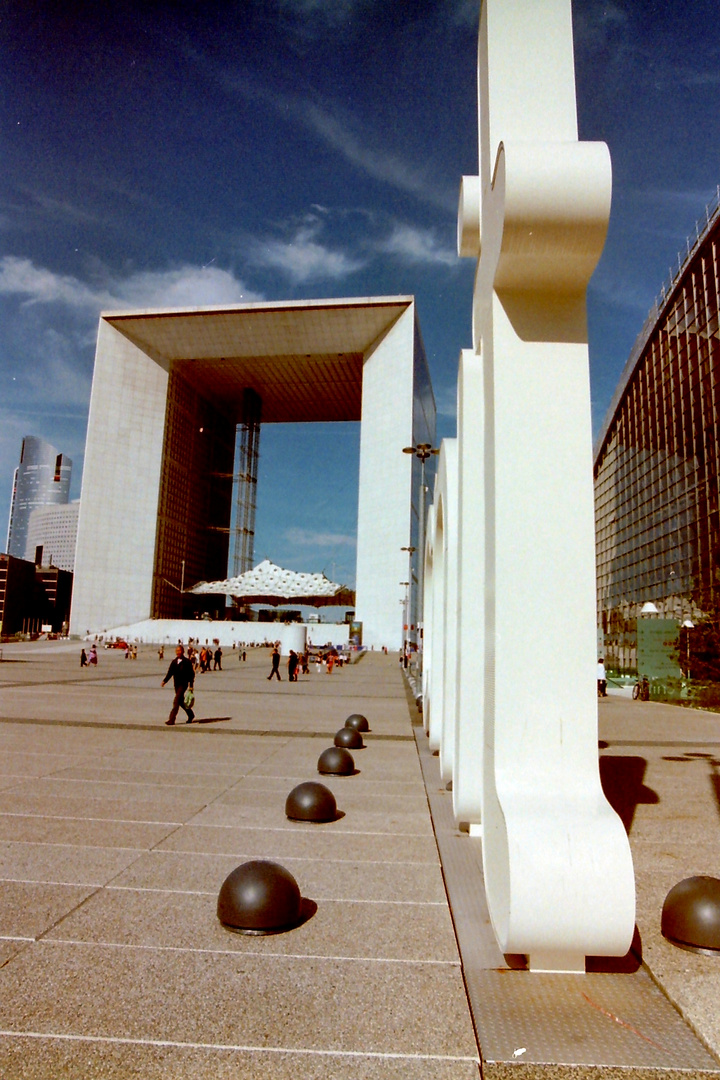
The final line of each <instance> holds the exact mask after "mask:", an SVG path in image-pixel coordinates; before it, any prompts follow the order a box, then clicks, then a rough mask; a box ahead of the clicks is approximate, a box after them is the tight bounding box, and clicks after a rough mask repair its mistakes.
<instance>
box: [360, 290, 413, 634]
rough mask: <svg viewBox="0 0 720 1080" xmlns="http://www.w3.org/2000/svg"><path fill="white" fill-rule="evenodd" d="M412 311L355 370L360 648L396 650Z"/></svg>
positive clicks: (406, 511) (406, 495)
mask: <svg viewBox="0 0 720 1080" xmlns="http://www.w3.org/2000/svg"><path fill="white" fill-rule="evenodd" d="M414 332H415V311H414V305H413V306H411V307H408V309H407V310H406V311H405V313H404V314H403V315H401V317H400V318H399V319H398V320H397V322H396V323H395V324H394V325H393V326H392V327H391V329H390V330H389V331H388V333H387V334H386V335H385V337H384V338H383V339H382V340H381V341H380V342H379V343H378V344H377V346H376V347H375V349H374V351H373V352H372V353H370V354H369V355H368V356H366V358H365V364H364V367H363V392H362V426H361V429H360V484H359V491H358V545H357V579H356V601H355V615H356V618H357V619H358V620H359V621H360V622H362V624H363V644H364V645H367V647H368V648H371V647H373V646H374V647H375V648H379V647H382V646H383V645H387V646H388V648H391V649H399V648H400V646H401V643H402V606H401V603H400V601H402V600H403V598H404V595H405V590H404V589H403V587H402V586H401V585H400V584H399V583H400V582H401V581H405V580H407V578H406V577H405V575H406V574H407V568H408V562H407V554H406V553H405V552H403V551H401V548H402V547H403V546H407V545H408V544H409V543H410V505H411V483H412V461H413V460H414V459H413V458H412V457H411V456H410V455H409V454H403V447H404V446H410V444H411V443H412V438H413V344H414Z"/></svg>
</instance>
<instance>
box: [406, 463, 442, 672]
mask: <svg viewBox="0 0 720 1080" xmlns="http://www.w3.org/2000/svg"><path fill="white" fill-rule="evenodd" d="M439 453H440V450H439V449H438V448H437V447H435V446H432V445H431V444H430V443H426V442H423V443H418V444H417V446H404V447H403V454H414V455H415V457H416V458H418V460H419V462H420V512H419V515H418V516H419V519H420V521H419V528H418V548H419V550H420V559H419V566H418V594H419V595H418V600H417V618H416V625H417V627H418V629H420V628H421V627H422V626H423V600H424V597H423V590H424V588H425V462H426V461H427V460H428V458H430V457H432V456H433V454H439ZM421 640H422V632H421ZM418 644H419V643H418ZM419 654H420V668H421V670H422V650H421V649H419Z"/></svg>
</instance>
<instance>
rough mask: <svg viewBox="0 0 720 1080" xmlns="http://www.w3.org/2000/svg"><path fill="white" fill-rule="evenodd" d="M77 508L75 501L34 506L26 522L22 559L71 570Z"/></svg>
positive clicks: (78, 505)
mask: <svg viewBox="0 0 720 1080" xmlns="http://www.w3.org/2000/svg"><path fill="white" fill-rule="evenodd" d="M79 511H80V503H79V502H72V503H67V504H66V505H61V506H36V507H35V509H34V510H33V511H32V512H31V514H30V520H29V523H28V533H27V541H26V543H25V558H26V559H27V560H29V561H30V562H35V563H42V564H43V565H44V566H51V565H52V566H56V567H57V568H58V569H59V570H69V571H70V572H72V571H73V570H74V569H75V544H76V543H77V526H78V513H79Z"/></svg>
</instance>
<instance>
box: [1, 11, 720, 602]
mask: <svg viewBox="0 0 720 1080" xmlns="http://www.w3.org/2000/svg"><path fill="white" fill-rule="evenodd" d="M478 12H479V0H216V2H214V3H212V4H207V3H200V2H199V0H174V2H172V3H170V2H166V0H112V2H109V0H108V2H105V0H86V2H74V0H68V2H67V3H65V4H62V5H60V4H51V3H50V4H49V3H47V2H46V0H20V2H19V3H16V4H6V5H4V6H3V9H2V11H1V12H0V92H1V93H2V102H1V106H0V125H1V127H0V131H1V134H0V139H1V144H0V160H1V161H2V169H1V170H0V387H2V390H1V393H0V531H1V533H2V537H3V540H4V530H5V527H6V522H7V517H8V512H9V501H10V491H11V484H12V474H13V469H14V467H15V465H16V464H17V460H18V456H19V450H20V441H21V439H22V436H23V435H25V434H33V435H40V436H42V437H44V438H47V439H48V440H50V441H51V442H53V443H54V444H55V446H57V447H58V449H60V450H62V451H63V452H65V453H67V454H69V455H70V457H71V458H72V459H73V462H74V470H73V491H72V494H73V497H77V496H78V495H79V493H80V479H81V473H82V459H83V447H84V439H85V427H86V420H87V407H88V401H89V393H90V383H91V378H92V365H93V355H94V339H95V333H96V328H97V318H98V314H99V312H100V311H101V310H103V309H119V308H123V307H133V306H143V307H144V306H169V307H170V306H181V305H197V304H203V303H207V304H222V303H231V302H243V301H250V300H258V299H268V300H273V299H293V298H305V297H323V296H368V295H384V294H406V293H412V294H414V295H415V296H416V298H417V303H418V309H419V317H420V323H421V327H422V333H423V338H424V341H425V346H426V350H427V353H428V359H429V362H430V367H431V373H432V378H433V384H434V389H435V395H436V399H437V404H438V435H439V437H442V436H449V435H453V434H454V433H455V380H456V372H457V358H458V354H459V351H460V349H461V348H463V347H467V346H469V345H470V343H471V339H470V303H471V295H472V279H473V273H474V267H473V265H472V263H471V262H470V261H468V260H459V259H457V258H456V255H455V229H456V209H457V191H458V186H459V179H460V176H461V175H462V174H472V173H474V172H476V171H477V122H476V97H475V85H476V77H475V65H476V43H477V21H478ZM574 22H575V55H576V73H577V87H578V114H579V122H580V135H581V138H584V139H601V140H604V141H606V142H607V143H608V145H609V147H610V152H611V155H612V160H613V176H614V192H613V209H612V216H611V222H610V230H609V235H608V241H607V244H606V248H605V252H604V254H603V257H602V260H601V262H600V265H599V267H598V269H597V271H596V274H595V276H594V278H593V280H592V282H591V286H590V291H589V311H590V361H591V379H592V393H593V412H594V422H595V426H596V429H597V427H598V426H599V424H600V423H601V421H602V418H603V416H604V414H605V411H606V409H607V406H608V404H609V402H610V399H611V397H612V393H613V390H614V388H615V385H616V383H617V379H618V377H619V374H620V372H621V370H622V368H623V365H624V363H625V360H626V359H627V356H628V353H629V351H630V349H631V347H632V344H633V341H634V339H635V337H636V335H637V333H638V331H639V330H640V327H641V326H642V323H643V321H644V318H645V316H646V314H647V311H648V309H649V307H650V305H651V304H652V302H653V299H654V297H655V296H656V294H657V293H658V292H659V289H660V285H661V283H662V282H663V280H664V279H665V278H666V277H667V275H668V272H669V267H670V266H671V264H672V263H673V262H674V260H675V259H676V256H677V252H678V250H679V249H680V248H681V247H682V246H683V245H684V243H685V238H686V236H687V235H688V234H689V233H690V232H691V231H692V230H693V229H694V224H695V221H696V219H697V218H698V217H700V216H701V214H703V212H704V207H705V205H706V203H707V202H708V201H709V200H711V199H712V198H713V197H714V195H715V191H716V185H717V184H718V183H720V30H719V29H718V22H717V13H716V7H715V4H714V2H713V3H711V2H709V0H695V2H694V3H693V4H689V5H685V6H683V8H682V9H678V7H677V5H671V4H668V3H667V2H665V0H663V2H657V3H656V2H650V0H611V2H601V0H575V4H574ZM357 445H358V431H357V427H356V425H340V426H339V429H330V430H328V429H324V428H323V429H320V430H315V429H304V430H303V429H301V428H298V427H297V426H295V425H293V427H292V429H290V430H288V429H286V428H284V427H276V428H272V427H270V426H268V427H266V428H264V429H263V432H262V437H261V444H260V454H261V465H260V484H259V503H258V519H257V539H256V558H257V561H259V560H260V559H261V558H263V557H269V558H272V559H273V560H274V561H276V562H279V563H281V564H284V565H287V566H289V567H291V568H293V569H297V570H319V569H325V571H326V572H327V573H328V575H329V576H332V575H333V573H334V576H335V577H336V578H337V579H340V580H343V581H345V582H349V583H351V582H352V579H353V573H354V529H355V520H356V472H357ZM0 542H2V541H0Z"/></svg>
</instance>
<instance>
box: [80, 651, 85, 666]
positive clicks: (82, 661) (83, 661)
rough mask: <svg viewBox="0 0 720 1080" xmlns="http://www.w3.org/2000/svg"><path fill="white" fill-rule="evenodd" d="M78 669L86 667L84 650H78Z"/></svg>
mask: <svg viewBox="0 0 720 1080" xmlns="http://www.w3.org/2000/svg"><path fill="white" fill-rule="evenodd" d="M80 667H87V656H86V655H85V650H84V649H81V650H80Z"/></svg>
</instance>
